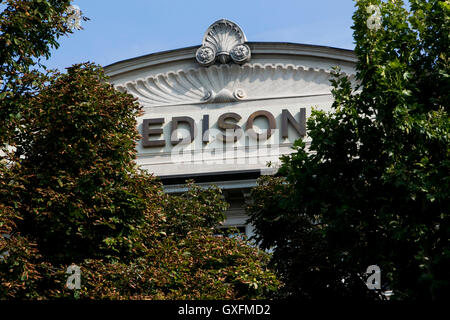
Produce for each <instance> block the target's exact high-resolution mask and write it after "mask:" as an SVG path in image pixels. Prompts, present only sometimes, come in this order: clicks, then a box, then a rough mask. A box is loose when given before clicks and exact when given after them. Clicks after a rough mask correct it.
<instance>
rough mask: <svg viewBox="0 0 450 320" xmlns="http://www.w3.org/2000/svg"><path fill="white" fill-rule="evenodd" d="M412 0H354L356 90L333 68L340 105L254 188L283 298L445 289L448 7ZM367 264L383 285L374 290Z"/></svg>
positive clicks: (440, 294) (259, 234) (320, 115)
mask: <svg viewBox="0 0 450 320" xmlns="http://www.w3.org/2000/svg"><path fill="white" fill-rule="evenodd" d="M409 3H410V11H407V9H405V8H404V4H403V2H402V1H389V2H381V1H369V0H360V1H357V3H356V6H357V9H356V11H355V13H354V15H353V19H354V26H353V29H354V39H355V42H356V48H355V53H356V55H357V57H358V63H357V65H356V69H357V76H356V78H357V85H356V87H352V84H351V83H350V81H349V80H348V78H347V77H345V76H342V75H341V74H340V72H339V70H338V69H337V70H336V73H335V75H334V77H333V79H332V80H331V82H332V85H333V90H332V93H333V96H334V100H335V101H334V103H333V106H332V111H331V112H324V111H320V110H314V111H313V112H312V116H311V117H310V118H309V120H308V122H307V126H308V135H309V137H310V139H311V144H310V146H309V148H307V147H306V144H305V143H304V142H302V141H297V142H296V143H295V144H294V147H295V152H294V153H293V154H291V155H289V156H285V157H283V158H282V166H281V168H280V170H279V176H278V177H275V178H272V179H270V178H269V179H268V178H265V179H263V180H261V181H260V185H259V186H258V187H257V188H256V189H255V190H254V191H253V193H252V194H253V197H254V204H253V205H252V206H250V208H249V211H250V214H251V219H250V220H251V222H252V223H253V224H254V225H255V227H256V238H257V240H258V241H259V243H260V244H261V246H262V247H263V248H270V247H272V248H273V250H274V251H273V252H274V253H273V258H272V262H271V263H272V265H273V266H275V267H276V269H277V271H278V274H279V275H280V276H281V279H282V280H283V281H284V282H285V283H286V287H285V290H284V291H283V293H284V294H285V295H288V296H295V297H301V298H322V297H333V298H336V297H348V298H359V299H373V298H382V297H383V296H382V295H380V291H384V290H387V289H392V290H393V291H394V296H393V298H396V299H443V298H444V297H446V296H447V295H448V290H449V289H450V278H449V273H448V270H449V267H450V251H449V248H450V245H449V238H450V237H449V231H450V229H449V228H450V226H449V214H448V208H449V207H450V205H449V199H450V194H449V190H450V186H449V181H450V178H449V172H450V171H449V167H450V166H449V165H450V161H449V150H450V149H449V145H450V143H449V142H450V134H449V128H450V120H449V119H450V118H449V115H448V106H449V92H450V90H449V89H450V87H449V86H450V82H449V59H448V52H449V38H448V34H449V31H450V21H449V13H450V3H449V2H448V1H437V0H429V1H425V0H412V1H409ZM369 5H376V7H377V8H379V9H380V17H379V18H378V17H376V19H380V20H381V25H380V28H378V27H377V25H376V24H375V25H372V24H371V22H372V21H370V19H373V17H374V16H372V18H371V15H372V14H374V12H376V10H375V11H374V9H373V7H371V8H369ZM368 9H369V10H368ZM368 20H369V23H368ZM380 20H378V21H380ZM370 265H378V266H379V267H380V268H381V282H382V283H381V285H382V288H381V290H379V291H378V292H374V291H370V290H367V288H366V284H365V281H366V276H364V273H365V271H366V268H367V267H368V266H370Z"/></svg>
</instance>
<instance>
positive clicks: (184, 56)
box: [104, 42, 357, 76]
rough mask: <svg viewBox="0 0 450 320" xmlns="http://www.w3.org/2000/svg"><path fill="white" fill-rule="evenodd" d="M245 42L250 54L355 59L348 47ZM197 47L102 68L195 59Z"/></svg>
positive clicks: (114, 71)
mask: <svg viewBox="0 0 450 320" xmlns="http://www.w3.org/2000/svg"><path fill="white" fill-rule="evenodd" d="M246 44H248V45H249V46H250V48H251V50H252V54H255V55H258V54H281V55H297V56H310V57H318V58H325V59H332V60H337V61H346V62H350V63H356V61H357V58H356V55H355V53H354V51H353V50H349V49H341V48H335V47H328V46H319V45H311V44H301V43H292V42H246ZM199 47H200V45H196V46H191V47H185V48H180V49H172V50H166V51H160V52H155V53H150V54H146V55H142V56H138V57H134V58H130V59H125V60H121V61H118V62H115V63H112V64H109V65H107V66H105V67H104V69H105V72H106V73H107V74H108V75H110V76H114V75H119V74H121V73H124V72H128V71H130V70H136V69H140V68H144V67H148V66H152V65H158V64H164V63H168V62H175V61H180V60H189V59H195V52H196V50H197V49H198V48H199Z"/></svg>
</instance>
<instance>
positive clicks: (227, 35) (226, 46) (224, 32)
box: [195, 19, 251, 67]
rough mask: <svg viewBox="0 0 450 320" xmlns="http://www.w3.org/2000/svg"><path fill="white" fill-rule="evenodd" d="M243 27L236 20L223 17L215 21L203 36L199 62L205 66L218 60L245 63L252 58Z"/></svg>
mask: <svg viewBox="0 0 450 320" xmlns="http://www.w3.org/2000/svg"><path fill="white" fill-rule="evenodd" d="M246 41H247V39H246V37H245V34H244V32H243V31H242V29H241V28H240V27H239V26H238V25H237V24H236V23H234V22H231V21H229V20H226V19H221V20H218V21H216V22H214V23H213V24H212V25H211V26H210V27H209V28H208V30H206V32H205V35H204V36H203V41H202V46H201V47H200V48H199V49H198V50H197V53H196V54H195V57H196V59H197V62H198V63H199V64H200V65H201V66H204V67H207V66H210V65H212V64H214V63H215V62H216V61H218V62H219V63H221V64H225V63H228V62H230V61H233V62H235V63H238V64H243V63H245V62H247V61H248V60H250V57H251V51H250V47H249V46H248V45H246V44H245V42H246Z"/></svg>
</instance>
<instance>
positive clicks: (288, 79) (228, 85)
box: [116, 63, 354, 107]
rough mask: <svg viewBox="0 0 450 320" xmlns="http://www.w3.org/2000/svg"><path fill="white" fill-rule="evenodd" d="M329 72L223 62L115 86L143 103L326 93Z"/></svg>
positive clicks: (178, 102)
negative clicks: (224, 63) (223, 63)
mask: <svg viewBox="0 0 450 320" xmlns="http://www.w3.org/2000/svg"><path fill="white" fill-rule="evenodd" d="M330 73H331V70H325V69H315V68H308V67H304V66H299V65H297V66H295V65H292V64H259V63H251V64H250V63H248V64H245V65H242V66H239V65H236V64H232V65H229V64H227V65H214V66H211V67H209V68H193V69H187V70H179V71H176V72H174V71H171V72H167V73H160V74H157V75H155V76H150V77H146V78H140V79H136V80H134V81H128V82H125V83H123V84H116V88H117V89H118V90H120V91H127V92H128V93H131V94H132V95H134V96H135V97H137V98H138V99H139V101H140V102H141V103H142V104H143V105H144V106H145V107H153V106H164V105H186V104H209V103H229V102H238V101H250V100H262V99H277V98H289V97H301V96H308V95H322V94H330V93H331V91H330V84H329V78H330ZM353 79H354V75H351V77H350V80H353Z"/></svg>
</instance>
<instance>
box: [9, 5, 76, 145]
mask: <svg viewBox="0 0 450 320" xmlns="http://www.w3.org/2000/svg"><path fill="white" fill-rule="evenodd" d="M69 4H70V1H69V0H32V1H28V0H1V1H0V5H1V6H2V7H4V10H3V11H2V12H1V13H0V48H1V50H0V121H1V122H2V126H0V147H1V148H3V146H4V144H5V143H9V144H11V143H13V141H11V139H10V138H11V135H12V134H13V132H14V129H15V127H16V124H17V120H18V119H19V118H20V116H21V114H23V110H21V103H20V101H21V98H22V97H23V94H24V93H26V92H27V91H29V90H32V88H33V86H34V83H33V81H29V80H30V79H29V77H28V76H29V74H30V72H31V70H32V69H33V68H34V67H35V65H36V62H39V61H40V59H41V58H42V57H44V58H49V56H50V50H51V49H52V48H57V47H58V42H57V39H58V38H59V37H61V36H63V35H65V34H67V33H71V30H69V29H68V27H67V24H66V15H65V13H64V12H65V10H66V8H67V7H68V5H69ZM39 65H40V66H42V65H41V64H40V62H39Z"/></svg>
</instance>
